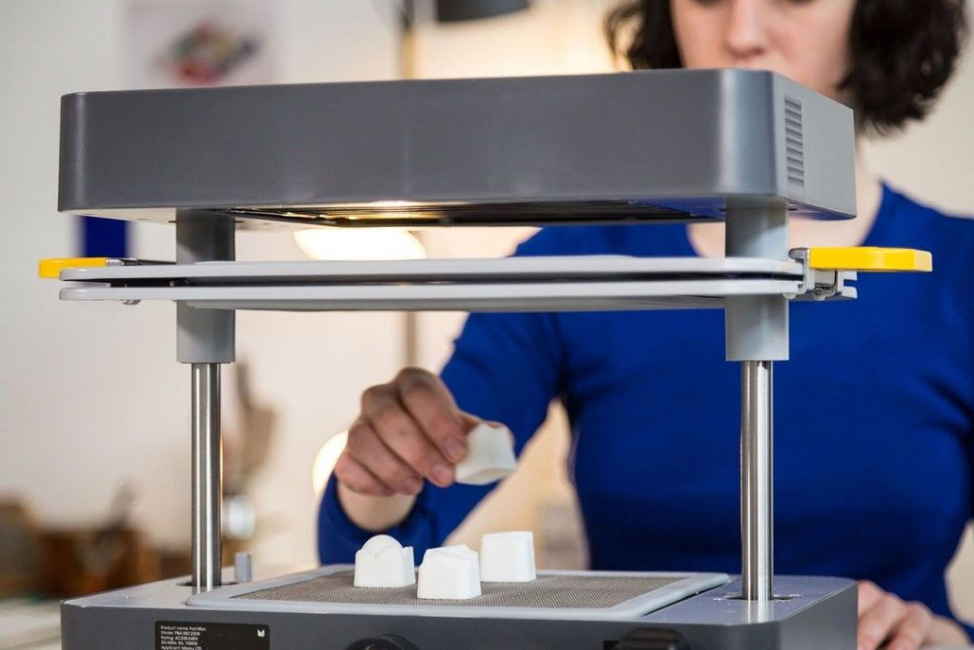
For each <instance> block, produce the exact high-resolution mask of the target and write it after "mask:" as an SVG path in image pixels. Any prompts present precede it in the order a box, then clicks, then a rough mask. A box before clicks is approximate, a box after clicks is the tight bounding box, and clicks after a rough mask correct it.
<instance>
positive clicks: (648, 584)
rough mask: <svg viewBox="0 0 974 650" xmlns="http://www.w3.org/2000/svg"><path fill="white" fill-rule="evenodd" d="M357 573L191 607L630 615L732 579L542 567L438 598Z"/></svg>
mask: <svg viewBox="0 0 974 650" xmlns="http://www.w3.org/2000/svg"><path fill="white" fill-rule="evenodd" d="M352 575H353V572H352V569H351V567H348V566H343V565H338V566H329V567H322V568H320V569H316V570H314V571H310V572H307V573H300V574H295V575H293V576H285V577H283V578H277V579H274V580H268V581H263V582H258V583H249V584H246V585H235V586H231V587H224V588H220V589H217V590H215V591H211V592H207V593H203V594H198V595H196V596H193V597H192V598H190V599H189V600H188V601H187V605H189V606H201V607H208V608H212V607H219V608H226V609H251V610H259V611H306V612H316V613H354V614H384V615H396V614H405V615H413V616H424V615H425V616H457V617H471V618H484V617H493V618H546V619H552V618H554V619H566V618H584V619H600V620H607V619H629V618H635V617H639V616H642V615H644V614H647V613H649V612H652V611H655V610H657V609H660V608H662V607H666V606H667V605H671V604H673V603H675V602H677V601H680V600H683V599H684V598H687V597H689V596H692V595H694V594H698V593H700V592H702V591H706V590H708V589H713V588H715V587H719V586H721V585H724V584H726V583H727V582H729V580H730V578H729V577H728V576H727V575H725V574H721V573H629V572H625V573H624V572H597V571H541V572H539V573H538V579H537V580H535V581H533V582H529V583H483V584H482V591H483V594H482V595H481V596H479V597H477V598H471V599H469V600H451V601H435V600H420V599H419V598H417V597H416V586H415V585H413V586H411V587H404V588H401V589H363V588H356V587H354V586H353V585H352Z"/></svg>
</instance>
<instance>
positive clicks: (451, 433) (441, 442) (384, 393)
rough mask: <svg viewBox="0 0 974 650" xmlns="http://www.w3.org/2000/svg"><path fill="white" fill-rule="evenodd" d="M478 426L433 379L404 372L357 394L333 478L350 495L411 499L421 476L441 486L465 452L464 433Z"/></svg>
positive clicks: (422, 373) (418, 371) (451, 476)
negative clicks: (355, 414)
mask: <svg viewBox="0 0 974 650" xmlns="http://www.w3.org/2000/svg"><path fill="white" fill-rule="evenodd" d="M479 422H480V420H478V419H477V418H475V417H474V416H472V415H469V414H467V413H464V412H463V411H461V410H460V409H458V408H457V405H456V402H454V401H453V396H452V395H451V394H450V391H449V390H448V389H447V387H446V385H445V384H444V383H443V382H442V381H441V380H440V378H439V377H437V376H436V375H434V374H432V373H430V372H427V371H425V370H421V369H418V368H406V369H404V370H402V371H401V372H400V373H399V374H398V375H396V377H395V379H393V380H392V381H391V382H389V383H388V384H380V385H378V386H373V387H371V388H369V389H368V390H366V391H365V392H364V393H362V406H361V412H360V414H359V417H358V419H356V421H355V423H354V424H353V425H352V427H351V428H350V429H349V431H348V444H347V445H346V447H345V451H344V453H343V454H342V455H341V457H340V458H339V459H338V463H337V464H336V465H335V475H336V476H337V477H338V480H339V481H340V482H341V483H342V484H343V485H345V486H347V487H348V488H350V489H351V490H352V491H354V492H357V493H359V494H366V495H371V496H392V495H394V494H401V495H415V494H417V493H418V492H419V491H420V490H421V489H422V487H423V478H426V479H428V480H429V481H430V482H431V483H433V484H434V485H438V486H440V487H447V486H448V485H450V484H452V483H453V479H454V466H455V465H456V463H457V462H458V461H460V460H462V459H463V457H464V456H466V454H467V436H466V434H467V432H468V431H469V430H470V429H472V428H473V427H474V426H476V425H477V424H478V423H479Z"/></svg>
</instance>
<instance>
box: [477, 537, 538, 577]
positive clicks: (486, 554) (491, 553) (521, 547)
mask: <svg viewBox="0 0 974 650" xmlns="http://www.w3.org/2000/svg"><path fill="white" fill-rule="evenodd" d="M537 577H538V576H537V572H536V571H535V568H534V535H533V534H532V533H531V531H512V532H508V533H489V534H487V535H484V537H483V539H482V540H481V542H480V580H481V581H482V582H531V581H532V580H534V579H535V578H537Z"/></svg>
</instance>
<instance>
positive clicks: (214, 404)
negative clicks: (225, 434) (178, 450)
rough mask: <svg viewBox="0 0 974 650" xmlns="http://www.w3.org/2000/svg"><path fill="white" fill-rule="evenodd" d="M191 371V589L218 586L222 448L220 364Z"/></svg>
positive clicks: (195, 368) (198, 367)
mask: <svg viewBox="0 0 974 650" xmlns="http://www.w3.org/2000/svg"><path fill="white" fill-rule="evenodd" d="M192 375H193V388H192V390H193V592H194V593H200V592H201V591H209V590H210V589H213V588H215V587H219V586H220V569H221V565H222V553H223V551H222V548H221V539H220V531H221V527H220V511H221V508H222V507H223V489H222V485H223V460H222V459H223V450H222V443H221V437H220V364H218V363H194V364H192Z"/></svg>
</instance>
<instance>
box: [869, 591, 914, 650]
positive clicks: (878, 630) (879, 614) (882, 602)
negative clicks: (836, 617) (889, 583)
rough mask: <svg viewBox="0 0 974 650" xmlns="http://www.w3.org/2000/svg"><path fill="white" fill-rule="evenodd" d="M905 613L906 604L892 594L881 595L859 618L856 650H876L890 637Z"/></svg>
mask: <svg viewBox="0 0 974 650" xmlns="http://www.w3.org/2000/svg"><path fill="white" fill-rule="evenodd" d="M905 613H906V604H905V603H904V602H903V601H902V600H900V599H899V598H897V597H896V596H894V595H892V594H888V593H887V594H883V595H882V596H881V597H880V598H879V599H878V600H876V601H875V602H874V604H873V606H872V607H870V608H869V609H867V610H866V611H865V612H864V613H863V614H861V615H860V616H859V633H858V650H876V649H877V648H879V647H880V645H882V643H883V642H884V641H885V640H886V639H887V637H889V636H890V633H891V632H892V630H893V629H894V628H895V627H896V626H897V624H898V623H899V622H900V620H901V619H902V618H903V617H904V615H905Z"/></svg>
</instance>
